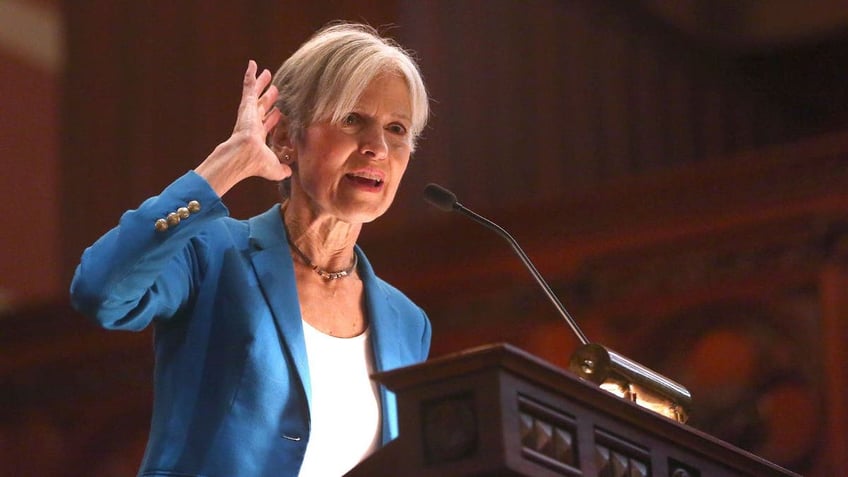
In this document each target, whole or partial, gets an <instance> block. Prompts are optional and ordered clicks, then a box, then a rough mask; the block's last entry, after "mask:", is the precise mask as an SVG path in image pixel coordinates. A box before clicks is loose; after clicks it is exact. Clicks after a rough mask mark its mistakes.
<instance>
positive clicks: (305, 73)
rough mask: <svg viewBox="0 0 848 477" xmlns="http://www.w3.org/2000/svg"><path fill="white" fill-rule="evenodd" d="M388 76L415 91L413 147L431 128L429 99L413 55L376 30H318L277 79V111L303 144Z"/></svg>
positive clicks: (349, 26)
mask: <svg viewBox="0 0 848 477" xmlns="http://www.w3.org/2000/svg"><path fill="white" fill-rule="evenodd" d="M382 73H395V74H399V75H401V76H402V77H403V78H404V79H405V80H406V84H407V87H408V88H409V94H410V100H411V104H410V106H411V109H412V117H411V118H410V122H411V123H412V124H411V125H410V146H411V147H412V149H414V148H415V141H416V139H417V138H418V136H419V135H420V134H421V131H422V130H423V129H424V126H425V125H426V124H427V118H428V116H429V100H428V97H427V90H426V88H425V87H424V81H423V79H422V78H421V72H420V71H419V69H418V65H417V64H416V62H415V60H414V59H413V57H412V54H411V53H410V52H408V51H406V50H404V49H403V48H402V47H401V46H400V45H399V44H398V43H397V42H395V41H394V40H392V39H390V38H385V37H382V36H381V35H380V34H379V32H378V31H377V30H375V29H374V28H372V27H370V26H368V25H363V24H358V23H331V24H329V25H327V26H325V27H324V28H322V29H321V30H318V31H317V32H316V33H315V34H314V35H313V36H312V37H311V38H310V39H309V40H307V41H306V43H304V44H303V45H301V46H300V48H298V50H297V51H295V52H294V54H292V56H290V57H289V59H287V60H286V61H285V63H283V65H282V66H281V67H280V69H278V70H277V72H276V74H274V78H273V80H272V82H273V84H274V85H275V86H276V87H277V89H278V90H279V91H280V96H279V99H278V101H277V107H278V108H279V109H280V110H281V111H282V112H283V114H285V115H286V117H287V118H288V121H289V135H290V137H293V138H295V139H298V140H300V139H303V133H304V130H305V129H306V128H307V127H308V126H309V125H310V124H312V123H314V122H317V121H325V120H330V121H333V122H338V121H341V120H342V118H343V117H344V116H345V115H346V114H347V113H349V112H350V111H351V110H352V109H353V107H354V106H355V105H356V102H357V100H359V97H360V95H361V94H362V92H363V91H364V90H365V88H367V87H368V85H369V84H370V83H371V81H372V80H373V79H374V78H375V77H377V76H378V75H380V74H382Z"/></svg>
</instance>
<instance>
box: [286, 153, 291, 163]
mask: <svg viewBox="0 0 848 477" xmlns="http://www.w3.org/2000/svg"><path fill="white" fill-rule="evenodd" d="M286 162H291V159H290V158H289V155H288V154H286Z"/></svg>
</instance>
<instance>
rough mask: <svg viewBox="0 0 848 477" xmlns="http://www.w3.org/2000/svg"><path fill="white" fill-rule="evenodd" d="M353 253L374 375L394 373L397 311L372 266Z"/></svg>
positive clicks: (395, 365) (357, 248)
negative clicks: (365, 318)
mask: <svg viewBox="0 0 848 477" xmlns="http://www.w3.org/2000/svg"><path fill="white" fill-rule="evenodd" d="M356 253H357V255H359V264H360V266H359V274H360V276H361V277H362V283H363V285H364V288H365V303H366V310H367V313H368V320H369V328H370V330H371V340H372V350H373V352H374V367H375V369H374V371H375V372H380V371H385V370H387V369H394V368H396V367H398V366H400V364H401V363H400V351H399V346H400V345H399V343H398V338H399V336H398V333H399V331H400V330H399V329H398V315H397V310H396V309H395V308H394V307H393V306H392V305H391V303H390V302H389V297H388V295H387V294H386V292H385V290H383V287H382V286H381V284H380V282H379V281H378V280H377V277H376V275H374V269H373V268H371V263H370V262H368V259H367V258H365V254H364V253H363V252H362V250H361V249H360V248H359V246H357V247H356Z"/></svg>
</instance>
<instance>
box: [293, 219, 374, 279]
mask: <svg viewBox="0 0 848 477" xmlns="http://www.w3.org/2000/svg"><path fill="white" fill-rule="evenodd" d="M282 215H283V223H284V225H285V228H286V234H287V235H288V240H289V243H290V244H291V245H292V248H293V251H297V253H296V255H302V256H300V257H298V258H300V259H301V260H302V261H305V262H310V263H309V265H310V266H314V267H318V268H320V269H321V270H325V271H339V270H346V269H348V268H349V267H350V264H351V263H352V262H353V260H354V257H353V253H354V252H353V247H354V245H356V240H357V238H358V237H359V231H360V230H361V225H354V224H350V223H348V222H344V221H341V220H338V219H336V218H334V217H320V216H317V215H316V214H311V213H309V214H304V213H297V211H296V209H295V208H294V207H291V204H290V203H288V202H287V203H285V204H283V206H282Z"/></svg>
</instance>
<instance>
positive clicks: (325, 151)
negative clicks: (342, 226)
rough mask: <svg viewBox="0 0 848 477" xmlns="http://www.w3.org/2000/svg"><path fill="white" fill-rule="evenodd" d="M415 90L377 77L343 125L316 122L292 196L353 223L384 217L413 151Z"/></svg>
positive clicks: (302, 148)
mask: <svg viewBox="0 0 848 477" xmlns="http://www.w3.org/2000/svg"><path fill="white" fill-rule="evenodd" d="M411 117H412V111H411V101H410V97H409V88H408V87H407V85H406V81H404V79H403V78H402V77H401V76H398V75H394V74H384V75H379V76H377V77H376V78H375V79H374V80H373V81H372V82H371V83H370V85H369V86H368V87H367V88H366V89H365V90H364V91H363V93H362V95H361V97H360V98H359V101H358V102H357V104H356V106H355V107H354V108H353V110H352V111H350V112H348V113H347V114H346V115H345V116H344V118H343V120H342V122H341V123H332V122H330V121H322V122H316V123H313V124H312V125H310V126H309V127H307V128H306V130H305V133H304V135H303V141H301V142H300V143H299V144H298V147H297V155H296V161H297V173H296V174H297V177H295V178H293V179H294V180H293V181H292V199H296V195H299V194H302V195H303V197H302V198H303V199H305V201H306V203H307V204H308V206H309V207H310V208H311V209H312V210H313V212H314V213H315V214H317V215H324V214H329V215H331V216H334V217H336V218H338V219H341V220H344V221H346V222H350V223H366V222H370V221H372V220H374V219H376V218H377V217H379V216H381V215H382V214H383V213H385V212H386V210H387V209H388V208H389V206H390V205H391V204H392V201H393V200H394V197H395V193H396V192H397V189H398V186H399V185H400V181H401V179H402V178H403V174H404V172H405V171H406V166H407V164H408V163H409V155H410V152H411V145H410V144H411V137H410V133H409V128H410V125H411V124H410V122H411V119H410V118H411Z"/></svg>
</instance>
